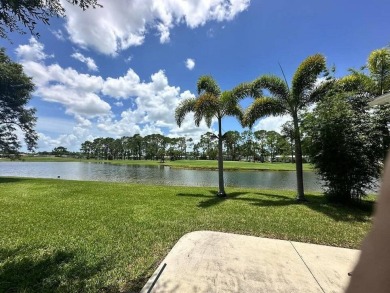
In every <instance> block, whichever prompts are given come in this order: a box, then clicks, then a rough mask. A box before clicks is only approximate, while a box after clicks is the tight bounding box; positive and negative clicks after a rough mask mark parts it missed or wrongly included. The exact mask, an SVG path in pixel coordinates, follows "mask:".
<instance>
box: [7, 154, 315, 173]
mask: <svg viewBox="0 0 390 293" xmlns="http://www.w3.org/2000/svg"><path fill="white" fill-rule="evenodd" d="M1 161H8V160H5V159H2V160H0V162H1ZM22 161H25V162H91V163H108V164H114V165H142V166H169V167H171V168H177V169H203V170H216V169H217V168H218V162H217V161H216V160H177V161H165V162H164V163H160V162H159V161H152V160H95V159H92V160H86V159H74V158H62V157H30V156H27V157H22ZM224 170H225V171H238V170H239V171H245V170H247V171H295V164H292V163H276V162H275V163H258V162H256V163H253V162H243V161H225V162H224ZM303 170H304V171H313V166H312V165H310V164H303Z"/></svg>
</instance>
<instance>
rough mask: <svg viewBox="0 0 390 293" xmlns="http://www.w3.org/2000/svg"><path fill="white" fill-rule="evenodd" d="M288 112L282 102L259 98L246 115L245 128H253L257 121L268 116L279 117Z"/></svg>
mask: <svg viewBox="0 0 390 293" xmlns="http://www.w3.org/2000/svg"><path fill="white" fill-rule="evenodd" d="M285 112H286V109H285V107H284V106H283V104H282V102H281V101H279V100H276V99H273V98H269V97H261V98H257V99H256V100H255V101H254V102H253V103H252V105H250V106H249V107H248V108H247V110H246V111H245V113H244V117H243V119H242V124H243V126H249V127H252V126H253V124H254V123H255V122H256V120H258V119H260V118H263V117H267V116H278V115H282V114H284V113H285Z"/></svg>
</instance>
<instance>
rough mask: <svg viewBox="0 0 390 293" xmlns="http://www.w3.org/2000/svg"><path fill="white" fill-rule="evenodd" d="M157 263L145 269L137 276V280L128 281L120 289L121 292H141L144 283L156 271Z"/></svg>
mask: <svg viewBox="0 0 390 293" xmlns="http://www.w3.org/2000/svg"><path fill="white" fill-rule="evenodd" d="M157 266H158V265H157V263H155V264H152V265H151V266H149V267H148V268H147V269H145V270H144V271H143V272H142V273H141V274H139V275H138V276H137V278H135V279H132V280H130V281H129V282H128V283H127V284H126V285H125V287H124V288H123V289H122V291H124V292H127V293H138V292H140V291H141V289H142V288H143V287H144V286H145V285H146V282H147V281H148V280H149V278H150V277H151V276H152V274H153V271H154V270H155V269H157ZM109 292H115V291H109Z"/></svg>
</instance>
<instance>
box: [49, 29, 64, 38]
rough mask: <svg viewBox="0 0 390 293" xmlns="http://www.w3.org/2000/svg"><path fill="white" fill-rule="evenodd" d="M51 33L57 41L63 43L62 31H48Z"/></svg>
mask: <svg viewBox="0 0 390 293" xmlns="http://www.w3.org/2000/svg"><path fill="white" fill-rule="evenodd" d="M50 31H51V33H52V34H53V35H54V36H55V37H56V39H57V40H60V41H65V36H64V33H63V32H62V30H60V29H59V30H56V31H55V30H50Z"/></svg>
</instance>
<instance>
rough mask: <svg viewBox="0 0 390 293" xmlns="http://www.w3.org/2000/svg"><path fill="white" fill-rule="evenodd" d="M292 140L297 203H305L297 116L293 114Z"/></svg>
mask: <svg viewBox="0 0 390 293" xmlns="http://www.w3.org/2000/svg"><path fill="white" fill-rule="evenodd" d="M293 122H294V139H295V167H296V172H297V191H298V194H297V201H306V198H305V193H304V189H303V166H302V146H301V134H300V132H299V122H298V114H297V113H296V111H295V112H294V113H293Z"/></svg>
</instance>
